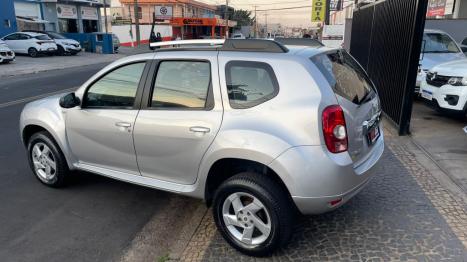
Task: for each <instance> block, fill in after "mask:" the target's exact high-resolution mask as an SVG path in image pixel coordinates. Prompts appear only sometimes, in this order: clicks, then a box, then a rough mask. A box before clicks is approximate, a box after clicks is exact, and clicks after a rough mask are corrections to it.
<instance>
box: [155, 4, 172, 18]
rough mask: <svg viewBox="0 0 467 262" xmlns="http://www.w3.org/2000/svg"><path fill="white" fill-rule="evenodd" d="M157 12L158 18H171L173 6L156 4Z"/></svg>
mask: <svg viewBox="0 0 467 262" xmlns="http://www.w3.org/2000/svg"><path fill="white" fill-rule="evenodd" d="M155 14H156V18H157V19H170V18H172V16H173V7H172V6H161V5H156V6H155Z"/></svg>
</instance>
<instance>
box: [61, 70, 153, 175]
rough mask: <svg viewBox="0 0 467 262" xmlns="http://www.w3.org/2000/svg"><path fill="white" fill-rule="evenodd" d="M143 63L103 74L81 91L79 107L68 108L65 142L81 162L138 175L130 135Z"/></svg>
mask: <svg viewBox="0 0 467 262" xmlns="http://www.w3.org/2000/svg"><path fill="white" fill-rule="evenodd" d="M145 65H146V62H138V63H132V64H129V65H124V66H121V67H118V68H117V69H115V70H113V71H111V72H110V73H107V74H105V75H104V76H103V77H101V78H100V79H99V80H97V81H96V82H94V83H93V84H91V85H90V87H89V88H88V89H87V91H86V92H85V93H84V95H83V99H82V100H83V101H82V106H81V108H76V109H71V110H69V111H67V116H66V131H67V137H68V142H69V143H70V146H71V149H72V152H73V154H74V155H75V157H76V158H77V159H78V160H79V163H80V164H84V165H90V166H91V167H99V168H106V169H111V170H114V171H120V172H125V173H131V174H134V175H139V171H138V167H137V163H136V155H135V150H134V145H133V137H132V136H133V127H134V124H135V119H136V116H137V114H138V107H137V106H135V101H136V96H137V90H138V86H139V82H140V80H141V78H142V75H143V71H144V68H145Z"/></svg>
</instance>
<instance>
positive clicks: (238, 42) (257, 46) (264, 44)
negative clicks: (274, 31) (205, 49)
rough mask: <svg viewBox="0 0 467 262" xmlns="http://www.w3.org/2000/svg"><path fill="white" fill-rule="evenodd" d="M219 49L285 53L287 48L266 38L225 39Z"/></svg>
mask: <svg viewBox="0 0 467 262" xmlns="http://www.w3.org/2000/svg"><path fill="white" fill-rule="evenodd" d="M220 51H240V52H268V53H287V52H288V51H289V49H287V47H285V46H284V45H282V44H281V43H278V42H276V41H273V40H267V39H227V40H226V41H225V43H224V45H223V46H222V47H221V48H220Z"/></svg>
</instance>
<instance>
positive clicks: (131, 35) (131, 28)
mask: <svg viewBox="0 0 467 262" xmlns="http://www.w3.org/2000/svg"><path fill="white" fill-rule="evenodd" d="M128 15H129V16H130V38H131V47H135V46H134V45H133V39H134V38H133V20H132V19H131V5H128Z"/></svg>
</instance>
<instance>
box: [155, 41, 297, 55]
mask: <svg viewBox="0 0 467 262" xmlns="http://www.w3.org/2000/svg"><path fill="white" fill-rule="evenodd" d="M193 46H195V47H202V46H214V47H218V50H219V51H237V52H269V53H286V52H288V51H289V50H288V49H287V48H286V47H285V46H284V45H282V44H281V43H278V42H276V41H273V40H266V39H227V40H225V39H198V40H176V41H165V42H153V43H151V44H150V47H154V48H156V47H159V48H160V47H180V48H182V47H193Z"/></svg>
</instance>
